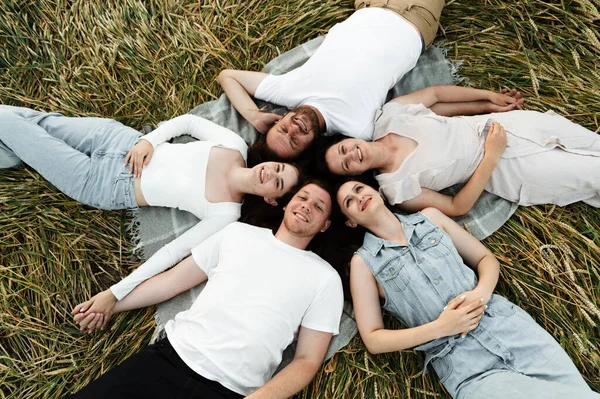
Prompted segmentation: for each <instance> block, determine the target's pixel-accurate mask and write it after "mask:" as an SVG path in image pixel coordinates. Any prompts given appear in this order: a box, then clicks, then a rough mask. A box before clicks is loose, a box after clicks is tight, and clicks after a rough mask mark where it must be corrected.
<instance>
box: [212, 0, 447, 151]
mask: <svg viewBox="0 0 600 399" xmlns="http://www.w3.org/2000/svg"><path fill="white" fill-rule="evenodd" d="M355 7H356V11H355V12H354V13H353V14H352V15H351V16H350V17H348V18H347V19H346V20H345V21H343V22H341V23H339V24H337V25H335V26H334V27H333V28H331V29H330V30H329V32H328V34H327V36H326V37H325V40H324V41H323V43H322V44H321V46H320V47H319V48H318V49H317V51H316V52H315V53H314V54H313V55H312V57H311V58H310V59H309V60H308V61H307V62H306V63H305V64H304V65H302V66H301V67H299V68H296V69H294V70H292V71H289V72H287V73H284V74H282V75H269V74H266V73H261V72H251V71H239V70H229V69H227V70H224V71H222V72H221V73H220V74H219V77H218V81H219V83H220V84H221V86H222V87H223V90H224V91H225V93H226V94H227V96H228V97H229V100H230V101H231V103H232V104H233V106H234V107H235V108H236V109H237V110H238V112H239V113H240V114H241V115H242V116H244V118H246V120H248V121H249V122H250V123H251V124H252V125H253V126H254V127H255V128H256V129H257V130H258V131H259V132H260V133H263V134H265V136H263V137H264V140H263V141H262V145H264V146H266V147H267V150H268V151H269V152H270V153H271V155H273V156H274V157H278V158H293V157H296V156H298V155H299V154H300V153H301V152H302V151H304V150H305V149H307V148H308V147H309V146H310V145H311V143H312V142H313V140H314V138H315V137H317V136H318V135H320V134H325V135H330V134H333V133H343V134H345V135H347V136H350V137H355V138H361V139H364V140H371V139H372V136H373V121H374V118H375V113H376V111H377V110H378V109H379V108H380V107H381V106H382V105H383V104H384V102H385V99H386V94H387V92H388V91H389V90H390V89H391V88H392V87H393V86H394V84H395V83H396V82H397V81H398V80H399V79H400V78H402V77H403V76H404V74H406V73H407V72H408V71H410V70H411V69H412V68H413V67H414V66H415V65H416V63H417V60H418V58H419V56H420V55H421V53H422V52H423V51H424V50H425V49H426V48H427V46H429V45H430V44H431V42H432V41H433V39H434V37H435V35H436V32H437V30H438V25H439V18H440V15H441V13H442V9H443V8H444V1H443V0H357V1H356V2H355ZM252 97H254V98H256V99H260V100H264V101H269V102H272V103H275V104H280V105H283V106H285V107H287V108H289V109H291V111H290V112H288V113H287V114H286V115H285V116H283V117H281V116H279V115H276V114H272V113H268V112H262V111H261V110H260V109H259V108H258V107H257V105H256V103H255V102H254V100H253V98H252Z"/></svg>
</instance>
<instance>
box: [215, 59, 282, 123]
mask: <svg viewBox="0 0 600 399" xmlns="http://www.w3.org/2000/svg"><path fill="white" fill-rule="evenodd" d="M267 76H268V74H266V73H263V72H252V71H240V70H234V69H225V70H223V71H221V73H219V76H218V77H217V81H218V82H219V84H221V87H222V88H223V91H224V92H225V94H226V95H227V98H229V101H231V104H232V105H233V106H234V107H235V109H236V110H237V111H238V112H239V113H240V114H241V115H242V116H243V117H244V119H246V120H247V121H248V122H249V123H250V124H251V125H252V126H254V128H256V130H258V131H259V132H260V133H267V131H268V130H269V129H270V128H271V126H272V125H273V124H274V123H275V122H277V121H278V120H279V119H280V118H281V117H280V116H279V115H276V114H271V113H268V112H262V111H261V109H260V108H258V106H257V105H256V103H255V102H254V100H253V99H252V97H253V96H254V95H255V93H256V89H257V88H258V86H259V85H260V83H261V82H262V81H263V79H264V78H266V77H267Z"/></svg>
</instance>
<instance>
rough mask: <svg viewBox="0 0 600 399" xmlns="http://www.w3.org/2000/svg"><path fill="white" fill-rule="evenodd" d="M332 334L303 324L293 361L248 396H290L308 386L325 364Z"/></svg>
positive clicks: (258, 398)
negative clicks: (324, 360)
mask: <svg viewBox="0 0 600 399" xmlns="http://www.w3.org/2000/svg"><path fill="white" fill-rule="evenodd" d="M331 335H332V334H331V333H328V332H323V331H317V330H313V329H310V328H306V327H302V326H301V327H300V331H299V332H298V343H297V345H296V354H295V355H294V359H293V360H292V362H291V363H290V364H288V365H287V366H286V367H284V368H283V370H281V371H280V372H279V373H278V374H277V375H276V376H275V377H273V379H271V381H269V382H268V383H266V384H265V385H264V386H263V387H262V388H260V389H258V390H257V391H256V392H254V393H253V394H252V395H250V396H248V398H249V399H275V398H289V397H291V396H293V395H294V394H296V393H297V392H299V391H300V390H302V389H303V388H304V387H306V386H307V385H308V384H309V383H310V382H311V381H312V379H313V378H314V376H315V374H316V373H317V371H318V370H319V368H320V367H321V365H322V364H323V359H325V354H326V353H327V347H328V346H329V342H330V341H331Z"/></svg>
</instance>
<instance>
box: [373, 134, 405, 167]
mask: <svg viewBox="0 0 600 399" xmlns="http://www.w3.org/2000/svg"><path fill="white" fill-rule="evenodd" d="M388 136H389V135H388ZM388 136H385V137H388ZM385 137H383V138H382V139H380V140H377V141H373V142H371V143H370V145H371V146H372V148H373V150H374V152H375V153H376V156H375V157H373V158H374V160H373V165H372V166H373V167H372V168H371V169H380V170H387V169H389V168H391V167H392V166H393V165H394V160H395V155H396V151H397V149H398V148H397V147H396V145H395V144H394V142H393V141H389V142H388V141H387V140H383V139H384V138H385Z"/></svg>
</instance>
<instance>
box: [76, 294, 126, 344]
mask: <svg viewBox="0 0 600 399" xmlns="http://www.w3.org/2000/svg"><path fill="white" fill-rule="evenodd" d="M116 303H117V298H115V296H114V295H113V293H112V291H111V290H110V289H108V290H106V291H102V292H100V293H99V294H96V295H95V296H93V297H92V299H90V300H89V301H86V302H83V303H80V304H79V305H77V306H75V308H74V309H73V311H72V312H71V313H72V314H73V320H74V321H75V323H77V324H79V329H80V330H87V331H88V333H89V332H92V331H94V330H95V329H102V328H104V326H105V325H106V322H108V319H109V318H110V316H112V315H113V314H114V307H115V304H116Z"/></svg>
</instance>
